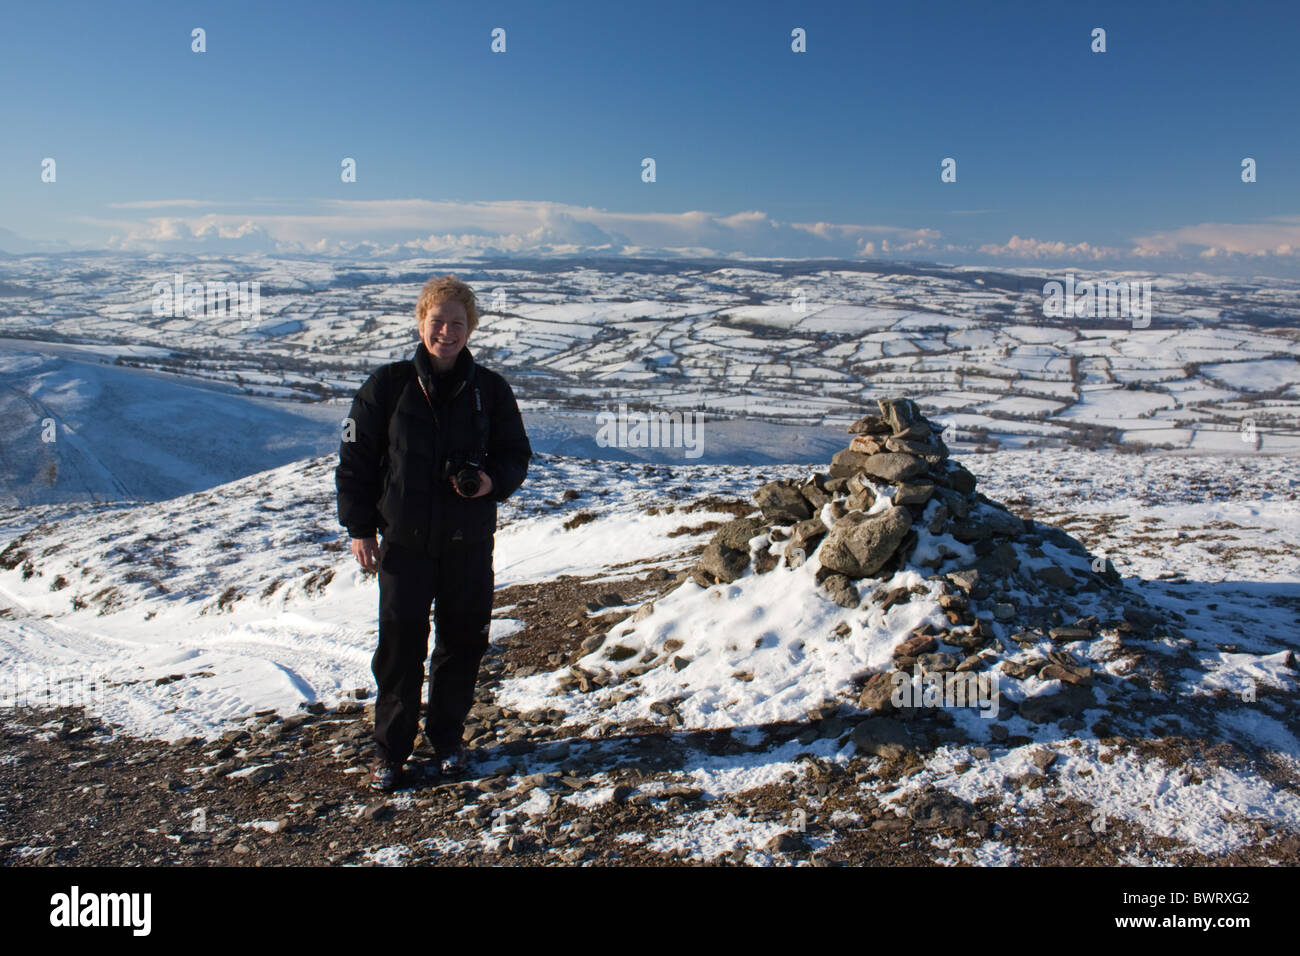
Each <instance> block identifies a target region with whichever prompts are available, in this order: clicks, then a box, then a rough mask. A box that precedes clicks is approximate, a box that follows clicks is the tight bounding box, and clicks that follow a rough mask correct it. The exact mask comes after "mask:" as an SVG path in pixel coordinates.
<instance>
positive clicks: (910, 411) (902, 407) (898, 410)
mask: <svg viewBox="0 0 1300 956" xmlns="http://www.w3.org/2000/svg"><path fill="white" fill-rule="evenodd" d="M876 404H877V405H879V406H880V417H881V418H883V419H884V420H885V421H886V422H887V423H888V424H889V427H890V429H891V430H892V431H893V432H894V434H895V435H897V434H898V433H899V432H902V431H906V430H907V429H908V428H909V427H911V426H912V425H914V424H915V423H916V422H918V421H921V420H923V416H922V415H921V410H920V409H919V408H917V406H916V402H914V401H912V400H911V399H910V398H880V399H877V400H876Z"/></svg>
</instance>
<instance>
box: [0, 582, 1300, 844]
mask: <svg viewBox="0 0 1300 956" xmlns="http://www.w3.org/2000/svg"><path fill="white" fill-rule="evenodd" d="M678 577H679V573H674V572H673V571H671V570H670V569H669V568H660V569H655V570H652V571H650V572H649V573H648V574H642V575H641V576H638V577H634V578H625V579H621V580H610V579H609V578H606V579H603V580H599V581H584V580H579V579H576V578H567V579H562V580H561V581H559V582H555V583H552V584H548V585H547V586H545V587H538V586H523V587H518V588H512V589H508V590H506V591H502V592H501V594H500V595H499V598H498V603H499V604H500V605H502V606H506V605H513V608H512V610H511V615H512V617H514V618H516V619H518V620H520V621H522V622H523V624H524V629H523V630H522V631H519V632H516V634H514V635H512V636H511V637H510V638H509V639H507V640H506V641H504V642H503V644H502V645H501V646H497V645H494V646H493V647H492V648H491V650H490V651H489V655H488V656H487V657H486V658H485V660H484V665H483V670H482V672H481V675H480V688H479V702H478V703H477V704H476V706H475V708H474V712H473V714H472V716H471V721H470V723H469V725H468V727H467V734H466V736H467V737H468V738H469V741H470V742H469V745H470V748H471V753H472V754H473V762H472V764H471V767H470V769H469V771H468V772H467V773H466V775H465V776H464V777H463V778H462V779H459V780H455V781H439V780H437V779H434V778H432V777H429V776H426V775H425V773H424V771H425V770H426V769H427V763H428V760H429V758H430V756H431V755H430V754H429V753H428V752H427V751H424V750H423V749H420V750H417V752H416V754H415V755H414V756H413V759H412V760H411V761H410V762H409V763H408V765H407V767H408V773H409V774H410V776H411V778H412V779H411V781H410V783H409V785H408V786H407V787H405V788H404V789H402V790H400V791H399V792H397V793H395V794H392V795H390V796H387V797H384V796H382V795H379V794H375V793H373V792H371V791H369V790H368V789H366V787H365V772H364V765H365V758H366V756H367V752H368V748H367V744H368V738H369V733H370V729H371V723H370V720H369V715H368V705H367V703H366V700H365V698H366V697H367V696H368V695H369V692H368V691H367V690H358V692H357V694H356V698H357V699H354V700H346V701H344V702H343V703H342V704H341V705H340V706H339V707H337V708H336V709H334V710H332V711H327V710H325V709H324V708H323V707H314V708H312V709H311V710H304V711H302V712H299V713H295V714H283V715H282V714H276V713H264V714H259V715H257V716H256V717H254V718H253V719H251V720H250V721H249V722H248V723H247V726H246V727H245V728H244V729H237V730H231V731H229V732H227V733H226V734H225V735H224V736H223V737H222V738H220V739H218V740H215V741H206V742H205V741H200V740H196V739H192V738H191V739H182V740H179V741H175V742H172V743H168V742H166V741H158V740H142V739H134V738H130V737H126V736H123V735H122V734H121V733H119V732H116V730H115V728H113V727H111V726H104V725H103V724H101V723H99V722H97V721H96V720H95V719H94V718H90V717H87V716H85V715H84V714H83V713H82V712H80V711H79V710H75V709H70V708H64V709H59V710H46V711H36V710H31V709H20V710H6V711H2V712H0V759H2V760H3V764H2V766H3V768H4V772H5V774H6V777H7V779H6V781H5V783H6V785H5V786H4V787H3V791H2V792H3V796H0V859H2V860H3V862H4V863H6V864H8V865H18V866H22V865H58V864H76V865H92V866H93V865H109V864H113V865H144V866H156V865H162V864H166V863H181V864H185V865H196V866H208V865H237V866H245V865H261V866H277V865H303V864H308V865H320V864H349V865H372V864H392V863H407V864H409V863H421V864H456V865H510V866H518V865H522V866H564V865H579V864H581V865H589V864H619V865H626V864H632V865H687V864H691V865H697V864H700V863H707V864H710V865H733V864H746V863H748V864H770V863H776V864H785V865H808V864H811V865H823V866H836V865H850V866H857V865H937V864H946V865H954V864H955V865H967V864H981V863H997V862H1000V860H999V859H998V858H997V856H996V855H990V852H991V851H990V847H1004V848H1012V849H1014V851H1015V853H1016V862H1019V863H1021V864H1032V865H1076V864H1083V865H1114V864H1117V863H1121V862H1133V861H1135V860H1138V861H1143V860H1145V861H1151V862H1157V861H1169V860H1171V859H1172V858H1173V857H1174V856H1176V859H1177V862H1179V863H1180V864H1182V865H1198V864H1204V865H1220V866H1221V865H1259V864H1274V863H1295V862H1296V860H1297V859H1300V837H1298V836H1297V833H1296V832H1294V831H1293V830H1290V829H1288V828H1287V827H1285V826H1277V827H1271V826H1269V825H1268V824H1256V840H1255V841H1254V842H1253V843H1252V844H1251V845H1250V846H1249V847H1248V848H1245V849H1242V850H1239V851H1237V852H1234V853H1232V854H1228V855H1221V856H1213V857H1211V856H1206V855H1205V854H1202V853H1197V852H1193V851H1189V850H1188V849H1187V848H1186V847H1180V846H1179V845H1178V843H1177V841H1175V840H1172V839H1170V838H1167V837H1161V836H1158V835H1154V834H1152V833H1150V832H1148V831H1146V830H1144V829H1143V828H1141V827H1139V826H1135V825H1133V824H1131V823H1128V822H1125V821H1123V820H1116V819H1111V820H1101V821H1099V820H1098V818H1097V815H1096V811H1095V810H1094V808H1093V807H1091V806H1089V805H1087V804H1085V803H1081V802H1078V801H1075V800H1071V799H1059V800H1058V799H1049V800H1048V801H1045V802H1044V803H1043V805H1042V807H1041V808H1040V809H1039V810H1037V811H1035V812H1033V813H1028V814H1026V813H1023V812H1012V813H1008V812H1006V811H1004V810H1003V809H1002V807H1001V801H1000V800H999V799H998V798H996V797H988V798H984V799H982V800H980V801H977V802H974V803H967V802H964V801H962V800H960V799H958V798H956V797H954V796H952V795H950V794H949V793H948V792H947V791H944V790H942V789H934V788H928V789H923V790H921V791H919V792H917V793H916V794H914V795H913V796H911V797H910V798H909V799H908V801H907V802H906V804H905V805H904V806H902V807H898V808H896V807H894V806H882V805H881V804H880V802H879V801H877V799H876V798H875V797H874V796H873V795H872V794H871V793H870V792H868V791H870V790H876V791H881V790H887V789H890V788H891V787H892V786H893V785H894V784H896V783H897V782H899V781H903V780H905V779H906V778H907V777H909V776H911V775H913V774H916V773H918V772H920V771H921V770H922V769H924V765H925V760H926V757H927V755H929V754H930V753H932V752H933V750H934V749H935V748H937V747H941V746H943V745H945V744H947V743H951V742H953V741H954V740H958V739H960V738H961V736H962V734H961V731H960V730H959V729H957V727H956V726H955V725H954V722H953V721H952V720H951V717H950V716H948V715H947V714H946V712H945V711H944V710H942V709H928V710H918V711H917V712H916V713H915V716H911V715H906V714H904V715H902V716H901V717H900V716H874V715H868V714H866V713H865V712H861V711H859V712H856V713H846V712H845V710H843V709H842V710H840V711H838V712H835V713H814V714H811V715H809V718H808V719H807V720H804V721H800V722H790V723H784V724H779V725H770V726H766V727H764V728H762V731H763V739H762V740H761V741H760V742H758V743H751V742H749V741H752V740H753V737H747V738H746V740H745V741H741V740H738V739H736V738H735V737H733V735H732V734H731V733H730V732H728V731H725V730H724V731H709V732H689V731H680V730H675V729H672V728H668V727H664V726H662V725H660V726H646V727H639V728H627V727H625V728H621V729H620V730H619V732H615V733H611V732H609V728H602V731H603V732H602V733H601V735H599V736H593V735H592V729H591V728H581V727H573V726H564V727H560V726H557V725H556V724H555V723H553V722H552V719H553V718H557V717H559V716H560V715H559V714H558V713H557V714H548V713H545V712H534V713H530V714H518V713H513V712H510V711H503V710H502V709H501V708H499V707H497V706H495V705H494V704H493V691H494V687H495V686H496V685H497V684H498V683H499V682H500V681H501V679H502V678H503V677H507V676H511V675H513V674H517V673H527V672H528V670H527V669H529V668H543V669H547V670H551V669H554V668H555V667H557V666H558V665H560V664H562V663H563V662H564V661H565V660H574V659H576V658H577V657H578V656H580V655H581V654H582V649H581V645H582V643H583V641H584V640H586V639H587V638H588V637H589V636H590V635H591V634H592V633H594V632H599V631H600V630H602V629H605V628H608V627H610V626H612V624H613V623H615V620H616V619H615V618H612V617H609V616H605V618H604V619H602V617H601V616H599V615H597V616H591V612H592V609H593V608H599V607H600V606H602V605H603V604H609V603H613V602H614V598H615V597H617V598H619V599H620V600H619V601H618V603H619V604H623V605H626V604H628V603H631V602H633V601H634V600H645V599H647V598H652V597H653V596H654V595H655V594H656V593H658V592H659V591H661V590H666V589H667V588H669V587H671V586H673V585H674V584H675V582H676V580H677V579H678ZM620 613H622V614H627V613H628V612H627V611H623V612H620ZM177 679H186V678H185V676H184V675H178V677H177ZM1129 716H1131V715H1129ZM1127 719H1128V718H1127V717H1126V716H1124V715H1120V714H1116V715H1115V720H1114V721H1113V723H1114V726H1111V725H1108V724H1107V723H1105V722H1095V723H1094V725H1093V726H1092V727H1090V728H1079V732H1078V739H1076V740H1073V741H1070V742H1069V745H1070V746H1075V747H1078V746H1081V745H1082V744H1081V741H1083V740H1092V739H1094V738H1095V739H1096V740H1097V741H1098V742H1099V743H1101V744H1104V745H1105V746H1106V747H1107V748H1108V753H1110V754H1111V755H1112V759H1113V755H1116V754H1126V753H1139V754H1141V755H1142V756H1143V757H1145V758H1147V759H1151V758H1160V759H1162V760H1164V761H1165V762H1167V763H1169V764H1171V765H1175V766H1177V765H1182V764H1190V763H1192V762H1194V761H1195V762H1200V763H1202V764H1205V765H1210V766H1242V765H1250V766H1253V767H1255V768H1256V770H1257V771H1259V772H1264V773H1268V772H1269V769H1268V767H1267V766H1266V764H1267V760H1266V758H1264V757H1263V756H1262V755H1261V754H1259V753H1247V752H1244V751H1242V750H1241V749H1240V748H1239V747H1237V746H1236V745H1232V744H1226V743H1222V742H1215V741H1212V740H1209V739H1198V738H1194V737H1182V736H1168V737H1152V736H1150V735H1149V734H1148V735H1133V734H1130V733H1128V732H1126V731H1124V730H1123V729H1121V728H1122V727H1123V726H1124V725H1125V722H1126V720H1127ZM899 727H901V728H902V729H903V733H902V735H901V737H899V736H896V735H895V731H896V730H897V729H898V728H899ZM890 728H892V729H890ZM831 736H836V737H839V738H842V739H843V740H844V741H845V742H847V741H848V740H850V739H852V740H853V741H854V742H855V744H856V745H857V746H858V749H859V752H858V753H857V755H855V756H854V757H853V758H852V759H851V760H849V761H848V762H847V763H838V764H837V763H834V762H829V761H826V760H824V759H821V758H819V757H817V756H815V755H813V754H806V755H805V756H804V758H803V759H802V760H800V764H801V765H802V770H803V773H802V774H795V773H789V774H787V778H794V779H786V780H784V781H783V782H782V783H780V784H773V783H770V782H769V783H764V784H763V785H761V786H758V787H754V788H751V789H738V790H732V791H729V792H723V793H708V792H705V791H702V790H701V789H700V788H699V787H697V786H691V785H689V784H684V783H683V782H682V779H683V777H684V775H685V774H686V773H688V772H689V771H690V769H691V765H692V762H693V761H697V760H698V759H699V758H700V755H702V754H707V755H733V756H734V757H735V758H736V759H737V760H743V759H744V758H745V757H746V756H747V755H753V757H754V759H755V760H757V761H761V760H762V755H763V754H765V753H769V752H770V751H771V750H772V748H774V747H780V746H782V745H784V744H787V743H789V742H792V741H798V742H799V743H801V744H802V743H812V742H813V741H815V740H819V739H824V738H827V737H831ZM880 739H888V740H890V741H895V742H897V743H898V745H897V746H877V745H876V743H877V741H878V740H880ZM1016 748H1025V749H1027V750H1028V751H1029V752H1030V754H1031V758H1032V759H1031V762H1032V769H1031V770H1030V771H1029V772H1027V773H1025V774H1024V775H1023V776H1022V777H1020V778H1019V779H1017V780H1014V781H1012V782H1011V783H1010V784H1009V785H1010V786H1014V787H1018V788H1023V789H1026V790H1029V789H1042V790H1044V791H1045V793H1046V794H1047V795H1048V796H1049V797H1051V796H1052V794H1053V793H1054V792H1055V791H1057V790H1058V785H1059V783H1060V781H1059V779H1058V776H1057V774H1058V770H1057V769H1056V768H1055V767H1054V765H1055V764H1057V756H1058V753H1057V751H1059V750H1061V749H1062V748H1061V747H1060V746H1059V744H1058V745H1057V750H1053V749H1052V748H1050V747H1045V746H1042V745H1040V744H1036V743H1035V742H1034V741H1033V740H1031V739H1030V738H1028V737H1024V736H1016V735H1004V739H1002V740H1000V741H998V742H997V743H996V744H994V745H991V746H989V747H988V748H986V749H983V750H981V749H979V748H975V749H974V750H973V751H972V752H973V753H974V755H975V760H976V761H977V762H978V761H979V760H980V759H981V758H993V757H996V756H997V754H998V752H999V751H1001V752H1006V751H1009V750H1014V749H1016ZM873 750H874V751H876V752H875V753H872V752H871V751H873ZM990 751H991V752H990ZM539 764H542V765H544V766H545V767H546V768H547V769H545V770H543V771H541V772H530V771H531V770H532V769H533V768H534V767H536V766H537V765H539ZM485 767H490V768H491V769H490V772H484V768H485ZM1274 769H1275V772H1276V774H1277V775H1278V777H1279V779H1281V778H1282V777H1285V776H1286V771H1285V769H1284V768H1281V767H1277V768H1274ZM1293 784H1294V781H1292V785H1293ZM566 798H567V799H566ZM584 798H585V799H584ZM900 810H901V811H902V813H901V815H900V813H899V811H900ZM726 820H730V828H731V831H732V832H733V833H734V832H735V831H736V830H744V829H749V830H751V831H752V838H751V839H747V840H743V839H742V840H737V839H734V838H733V840H732V842H733V843H738V844H745V845H737V846H733V847H732V848H731V849H730V850H728V851H726V852H716V848H714V849H711V848H710V846H709V845H707V843H700V842H699V841H697V842H695V843H694V844H691V843H690V841H678V844H679V845H677V846H676V847H668V848H666V849H655V848H654V846H655V845H656V843H659V842H660V841H659V838H661V837H663V836H665V835H668V836H671V835H672V834H677V833H690V832H692V829H693V828H694V827H695V826H696V825H697V824H698V823H700V822H705V821H707V822H713V823H717V822H718V821H726ZM667 842H668V843H670V844H671V843H672V842H673V841H672V840H671V839H670V840H669V841H667ZM660 845H662V843H660Z"/></svg>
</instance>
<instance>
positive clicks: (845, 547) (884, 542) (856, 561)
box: [819, 505, 912, 578]
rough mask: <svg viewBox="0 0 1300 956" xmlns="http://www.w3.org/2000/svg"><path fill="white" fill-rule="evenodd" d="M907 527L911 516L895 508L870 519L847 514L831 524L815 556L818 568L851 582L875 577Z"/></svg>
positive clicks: (903, 535)
mask: <svg viewBox="0 0 1300 956" xmlns="http://www.w3.org/2000/svg"><path fill="white" fill-rule="evenodd" d="M911 527H912V514H911V512H910V511H908V510H907V509H906V508H900V507H898V506H897V505H895V506H894V507H892V508H890V509H889V510H888V511H883V512H880V513H878V514H874V515H865V514H863V513H862V512H859V511H853V512H849V513H848V514H846V515H845V516H844V517H843V518H841V519H840V520H839V521H837V522H835V527H833V528H831V530H830V534H828V535H827V536H826V540H825V541H823V542H822V546H821V551H820V552H819V557H820V559H821V563H822V566H823V567H826V568H830V569H831V570H833V571H839V572H840V573H841V574H847V575H848V576H849V577H851V578H861V577H866V576H868V575H871V574H875V573H876V572H877V571H879V570H880V569H881V568H882V567H884V565H885V562H886V561H888V560H889V558H890V557H891V556H892V555H893V553H894V551H895V549H896V548H897V547H898V546H899V545H900V544H901V543H902V541H903V538H905V537H906V536H907V532H908V531H910V530H911Z"/></svg>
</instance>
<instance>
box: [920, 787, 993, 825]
mask: <svg viewBox="0 0 1300 956" xmlns="http://www.w3.org/2000/svg"><path fill="white" fill-rule="evenodd" d="M907 815H908V817H909V818H910V819H911V820H912V821H913V822H914V823H915V824H916V825H917V826H919V827H924V828H926V829H939V828H946V827H957V828H959V829H963V830H964V829H966V828H967V827H969V826H970V825H971V824H972V823H974V822H975V820H976V819H977V816H976V814H975V811H974V808H973V807H971V806H970V804H968V803H966V802H964V801H963V800H961V799H960V798H958V797H957V796H955V795H953V794H951V793H949V792H948V791H947V790H932V791H930V792H928V793H921V794H918V795H917V796H916V797H915V798H913V800H912V801H911V803H909V804H908V807H907Z"/></svg>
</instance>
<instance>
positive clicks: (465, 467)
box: [442, 458, 483, 498]
mask: <svg viewBox="0 0 1300 956" xmlns="http://www.w3.org/2000/svg"><path fill="white" fill-rule="evenodd" d="M482 468H483V463H482V462H481V461H477V460H473V459H468V458H454V459H449V460H448V461H447V464H446V465H445V466H444V467H443V470H442V476H443V477H444V478H451V481H452V484H454V485H455V486H456V490H457V491H459V492H460V493H461V494H462V495H464V496H465V497H466V498H473V497H474V496H475V495H476V494H478V491H479V488H480V487H481V486H482V484H483V483H482V482H481V481H480V480H479V477H478V473H479V471H480V470H482Z"/></svg>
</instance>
